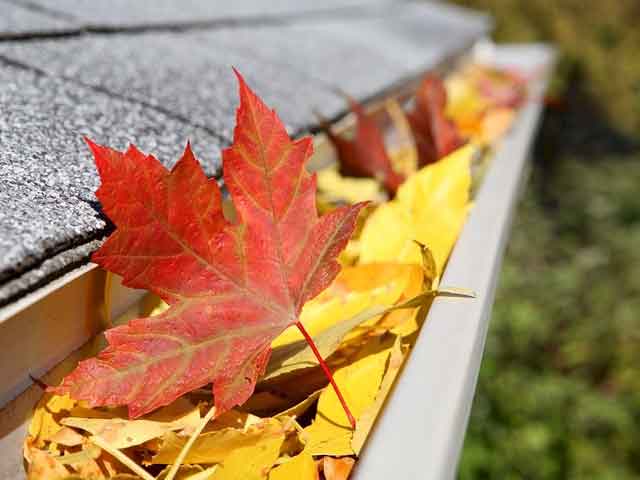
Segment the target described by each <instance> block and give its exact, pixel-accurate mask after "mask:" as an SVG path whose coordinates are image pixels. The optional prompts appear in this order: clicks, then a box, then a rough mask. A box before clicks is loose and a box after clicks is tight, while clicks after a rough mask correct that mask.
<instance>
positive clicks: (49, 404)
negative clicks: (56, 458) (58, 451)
mask: <svg viewBox="0 0 640 480" xmlns="http://www.w3.org/2000/svg"><path fill="white" fill-rule="evenodd" d="M75 405H76V401H75V400H72V399H71V397H69V396H68V395H54V394H52V393H45V394H44V395H43V396H42V398H41V399H40V401H39V402H38V405H37V406H36V408H35V411H34V413H33V418H32V419H31V423H30V424H29V436H30V437H32V439H33V442H34V445H35V446H36V447H42V446H44V442H47V441H51V438H52V437H53V436H54V435H56V434H57V433H58V432H59V431H60V430H61V429H62V425H60V423H59V422H58V420H59V417H61V416H62V413H63V412H66V411H69V410H71V409H72V408H73V407H74V406H75Z"/></svg>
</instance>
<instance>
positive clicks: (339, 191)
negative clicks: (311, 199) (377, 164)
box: [317, 166, 386, 205]
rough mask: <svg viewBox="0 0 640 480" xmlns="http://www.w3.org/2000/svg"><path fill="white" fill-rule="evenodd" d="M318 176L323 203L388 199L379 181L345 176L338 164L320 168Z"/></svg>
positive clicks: (350, 202) (320, 201)
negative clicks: (341, 173) (339, 170)
mask: <svg viewBox="0 0 640 480" xmlns="http://www.w3.org/2000/svg"><path fill="white" fill-rule="evenodd" d="M317 178H318V203H321V204H330V205H332V204H341V203H348V204H353V203H358V202H366V201H371V202H375V203H382V202H384V201H385V200H386V195H385V194H384V192H383V191H382V190H381V189H380V184H379V183H378V182H376V181H375V180H373V179H371V178H356V177H344V176H342V175H340V172H338V168H337V167H336V166H330V167H327V168H323V169H322V170H319V171H318V172H317Z"/></svg>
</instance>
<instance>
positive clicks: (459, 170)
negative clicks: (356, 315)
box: [360, 145, 475, 275]
mask: <svg viewBox="0 0 640 480" xmlns="http://www.w3.org/2000/svg"><path fill="white" fill-rule="evenodd" d="M474 152H475V149H474V148H473V147H472V146H471V145H468V146H465V147H463V148H461V149H459V150H456V151H455V152H453V153H452V154H450V155H448V156H447V157H445V158H443V159H442V160H440V161H438V162H436V163H434V164H432V165H428V166H426V167H424V168H422V169H421V170H420V171H419V172H417V173H416V174H415V175H413V176H412V177H411V178H409V179H408V180H407V181H406V182H405V183H404V184H403V185H402V186H401V187H400V188H399V189H398V193H397V195H396V198H395V199H394V200H393V201H391V202H388V203H385V204H383V205H381V206H379V207H378V208H377V209H376V210H375V211H374V212H373V213H372V214H371V216H370V217H369V218H368V219H367V222H366V223H365V225H364V228H363V230H362V235H361V236H360V263H372V262H385V261H399V262H407V263H414V264H418V265H420V264H421V263H422V258H421V248H420V246H419V245H417V244H416V241H418V242H420V243H422V244H424V245H426V246H427V247H429V249H430V250H431V252H432V253H433V257H434V259H435V262H436V266H437V272H438V275H441V274H442V271H443V269H444V265H445V263H446V261H447V258H448V257H449V254H450V252H451V249H452V248H453V245H454V244H455V242H456V240H457V238H458V235H459V233H460V230H461V229H462V226H463V225H464V222H465V220H466V218H467V212H468V211H469V208H470V201H469V189H470V187H471V171H470V166H471V160H472V157H473V155H474ZM382 232H384V234H382Z"/></svg>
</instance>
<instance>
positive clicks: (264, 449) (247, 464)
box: [210, 433, 284, 480]
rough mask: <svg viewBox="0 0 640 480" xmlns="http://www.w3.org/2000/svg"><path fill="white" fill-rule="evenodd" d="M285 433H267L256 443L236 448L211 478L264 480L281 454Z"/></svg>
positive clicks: (220, 479) (215, 479)
mask: <svg viewBox="0 0 640 480" xmlns="http://www.w3.org/2000/svg"><path fill="white" fill-rule="evenodd" d="M283 441H284V434H283V433H273V434H271V435H266V436H265V437H264V438H262V439H261V440H260V441H259V442H258V443H257V444H256V445H253V446H247V447H241V448H236V449H234V450H233V451H232V452H231V453H230V454H229V455H228V456H227V457H226V458H225V459H224V461H223V462H222V463H221V464H220V465H219V466H218V468H217V469H216V471H215V472H214V473H213V475H212V476H211V477H210V479H211V480H238V479H242V480H264V479H265V478H267V475H268V473H269V470H271V467H273V465H274V464H275V463H276V460H278V457H279V456H280V446H281V445H282V442H283Z"/></svg>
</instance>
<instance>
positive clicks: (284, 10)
mask: <svg viewBox="0 0 640 480" xmlns="http://www.w3.org/2000/svg"><path fill="white" fill-rule="evenodd" d="M14 1H16V2H19V3H22V4H24V5H37V6H39V7H41V8H45V9H47V10H48V11H51V12H57V13H59V14H63V15H68V16H71V17H74V18H75V19H77V21H78V22H80V23H82V24H83V25H85V26H95V27H100V26H106V27H123V28H129V27H135V26H153V25H177V24H185V23H204V22H213V21H220V20H248V19H253V20H261V19H262V20H269V19H272V20H284V19H286V18H289V17H295V18H300V17H307V16H315V15H318V14H323V15H324V14H330V13H336V12H338V13H348V12H350V11H351V12H353V11H356V12H359V13H366V12H367V11H370V10H371V9H372V8H375V7H376V6H377V5H379V4H383V3H388V0H387V1H386V2H385V1H384V0H323V1H321V2H319V1H316V0H269V1H264V0H233V1H228V0H180V1H175V0H153V1H138V2H132V1H130V0H110V1H108V2H106V1H96V0H14Z"/></svg>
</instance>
